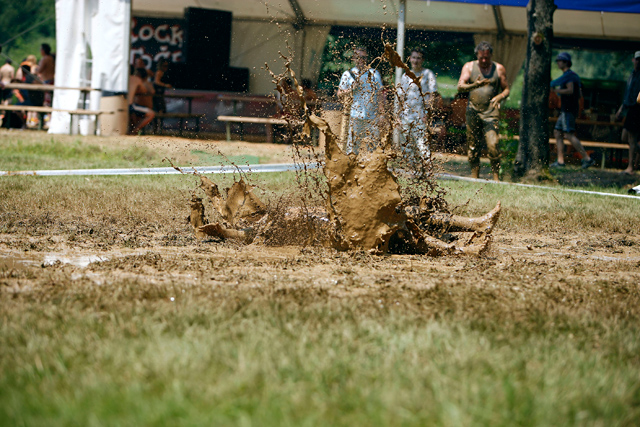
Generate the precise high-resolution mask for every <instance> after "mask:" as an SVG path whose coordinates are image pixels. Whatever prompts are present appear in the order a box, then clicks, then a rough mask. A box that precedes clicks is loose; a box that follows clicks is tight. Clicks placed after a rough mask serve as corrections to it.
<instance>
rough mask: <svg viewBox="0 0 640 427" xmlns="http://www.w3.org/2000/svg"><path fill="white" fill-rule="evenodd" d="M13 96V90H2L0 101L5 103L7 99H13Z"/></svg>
mask: <svg viewBox="0 0 640 427" xmlns="http://www.w3.org/2000/svg"><path fill="white" fill-rule="evenodd" d="M12 96H13V95H12V94H11V89H2V90H1V91H0V101H4V100H5V99H11V97H12Z"/></svg>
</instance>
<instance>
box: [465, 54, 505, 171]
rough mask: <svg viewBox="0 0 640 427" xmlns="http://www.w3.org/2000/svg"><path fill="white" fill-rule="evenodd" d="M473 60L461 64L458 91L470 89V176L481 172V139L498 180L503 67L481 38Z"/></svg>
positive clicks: (468, 118)
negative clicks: (499, 120)
mask: <svg viewBox="0 0 640 427" xmlns="http://www.w3.org/2000/svg"><path fill="white" fill-rule="evenodd" d="M475 54H476V58H477V60H476V61H471V62H467V63H466V64H464V66H463V67H462V73H461V74H460V80H458V92H469V103H468V104H467V143H468V145H469V165H470V166H471V177H472V178H478V177H479V175H480V153H481V151H482V143H483V141H484V143H485V144H486V146H487V150H488V151H489V160H490V161H491V172H492V174H493V179H494V180H495V181H499V180H500V177H499V171H500V152H499V151H498V119H499V116H500V103H501V102H502V101H503V100H505V99H506V98H507V97H508V96H509V83H508V82H507V72H506V70H505V68H504V67H503V66H502V65H501V64H498V63H497V62H493V61H492V60H491V56H492V54H493V48H492V47H491V45H490V44H489V43H487V42H481V43H480V44H478V46H476V48H475Z"/></svg>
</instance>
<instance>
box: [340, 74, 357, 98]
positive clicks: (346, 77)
mask: <svg viewBox="0 0 640 427" xmlns="http://www.w3.org/2000/svg"><path fill="white" fill-rule="evenodd" d="M354 82H355V80H354V79H353V77H351V72H349V71H345V72H344V73H343V74H342V78H341V79H340V84H339V85H338V92H337V94H338V98H344V97H345V96H347V95H349V94H350V93H351V90H352V88H353V83H354Z"/></svg>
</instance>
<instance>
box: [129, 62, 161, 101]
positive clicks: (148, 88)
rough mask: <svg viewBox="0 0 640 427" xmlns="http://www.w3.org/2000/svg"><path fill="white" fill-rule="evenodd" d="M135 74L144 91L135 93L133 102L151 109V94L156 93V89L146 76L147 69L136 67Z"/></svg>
mask: <svg viewBox="0 0 640 427" xmlns="http://www.w3.org/2000/svg"><path fill="white" fill-rule="evenodd" d="M135 74H136V76H138V77H140V79H141V80H142V85H143V86H144V90H145V93H144V94H142V93H139V94H136V97H135V99H134V100H133V103H134V104H137V105H141V106H143V107H147V108H149V109H152V110H153V95H154V94H155V93H156V90H155V89H154V88H153V83H151V81H150V80H149V78H148V77H147V76H148V73H147V70H146V69H145V68H136V71H135Z"/></svg>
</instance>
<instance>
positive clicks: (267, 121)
mask: <svg viewBox="0 0 640 427" xmlns="http://www.w3.org/2000/svg"><path fill="white" fill-rule="evenodd" d="M218 120H219V121H221V122H225V124H226V128H227V141H231V123H232V122H233V123H238V124H239V125H240V141H242V138H243V135H244V124H245V123H258V124H263V125H265V126H266V127H267V142H268V143H272V142H273V125H287V124H289V122H287V121H286V120H284V119H274V118H268V117H244V116H218Z"/></svg>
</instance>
